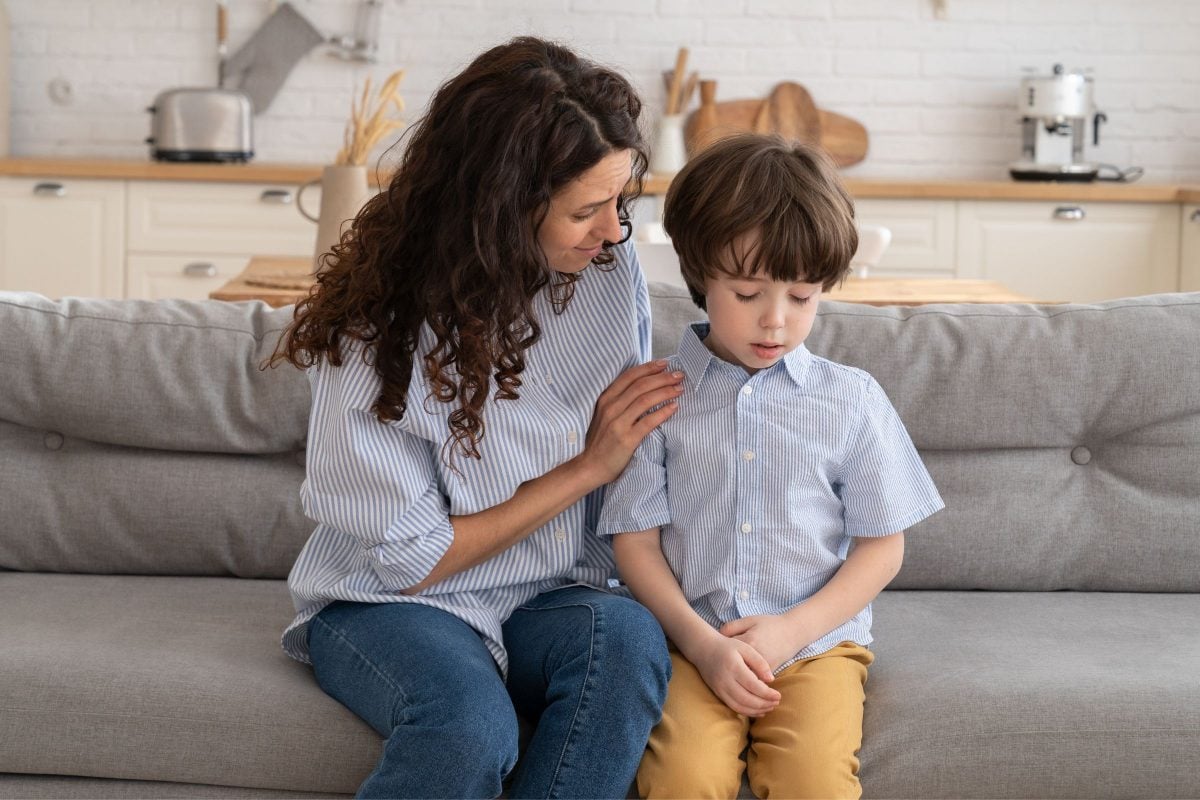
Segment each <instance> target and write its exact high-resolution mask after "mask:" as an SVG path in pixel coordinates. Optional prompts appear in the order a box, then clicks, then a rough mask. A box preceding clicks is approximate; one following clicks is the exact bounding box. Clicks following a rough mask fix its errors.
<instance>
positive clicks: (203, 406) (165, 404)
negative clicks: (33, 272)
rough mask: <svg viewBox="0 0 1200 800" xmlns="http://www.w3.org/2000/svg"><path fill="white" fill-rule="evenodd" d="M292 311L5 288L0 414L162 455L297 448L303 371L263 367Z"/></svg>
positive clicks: (303, 415) (305, 400)
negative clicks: (59, 296) (50, 296)
mask: <svg viewBox="0 0 1200 800" xmlns="http://www.w3.org/2000/svg"><path fill="white" fill-rule="evenodd" d="M291 317H292V309H291V307H288V308H284V309H270V308H268V307H267V306H266V305H264V304H262V303H221V302H217V301H215V300H214V301H204V302H189V301H185V300H160V301H156V302H151V301H146V300H94V299H80V298H73V297H68V298H64V299H63V300H58V301H53V300H47V299H46V298H44V297H41V296H39V295H35V294H29V293H21V292H0V331H3V332H4V335H3V336H0V365H3V369H4V378H5V388H4V391H3V392H0V419H3V420H8V421H9V422H16V423H18V424H21V425H25V426H27V427H30V428H38V429H43V430H47V431H55V432H57V433H60V434H62V435H64V436H70V437H75V438H82V439H88V440H90V441H93V442H103V443H107V444H119V445H127V446H130V447H147V448H155V449H159V450H182V451H186V452H203V453H282V452H290V451H294V450H297V449H300V448H301V447H302V446H303V442H304V439H305V436H306V433H307V416H308V406H309V396H308V389H307V383H306V381H305V379H304V376H303V375H302V374H301V373H299V372H298V371H297V370H295V369H293V368H277V369H271V370H261V369H259V367H260V365H261V364H262V363H263V362H264V361H265V360H266V359H267V358H268V357H269V356H270V355H271V353H272V352H273V351H274V349H275V344H276V342H277V341H278V340H279V335H280V333H281V332H282V331H283V329H284V327H286V326H287V324H288V322H290V321H291Z"/></svg>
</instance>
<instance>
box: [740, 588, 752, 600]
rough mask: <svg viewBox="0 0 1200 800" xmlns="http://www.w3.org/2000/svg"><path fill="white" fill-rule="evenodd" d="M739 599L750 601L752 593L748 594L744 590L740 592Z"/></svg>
mask: <svg viewBox="0 0 1200 800" xmlns="http://www.w3.org/2000/svg"><path fill="white" fill-rule="evenodd" d="M738 597H740V598H741V599H743V600H748V599H749V598H750V593H749V592H747V591H746V590H745V589H742V590H741V591H740V592H738Z"/></svg>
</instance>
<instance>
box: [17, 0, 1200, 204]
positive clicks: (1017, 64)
mask: <svg viewBox="0 0 1200 800" xmlns="http://www.w3.org/2000/svg"><path fill="white" fill-rule="evenodd" d="M5 1H6V4H7V7H8V11H9V16H10V17H11V24H12V33H11V36H12V41H11V44H12V65H11V76H12V77H11V80H12V87H11V89H12V132H11V133H12V144H11V149H12V153H13V155H18V156H95V157H105V158H109V157H111V158H141V157H144V156H145V155H146V152H147V149H146V146H145V144H144V143H143V140H144V139H145V137H146V136H147V135H148V133H149V115H148V114H147V113H146V112H145V107H146V106H148V105H149V104H150V103H151V101H152V100H153V99H154V96H155V95H156V94H157V93H158V92H159V91H161V90H163V89H166V88H170V87H176V86H211V85H214V83H215V81H216V72H217V59H216V45H215V43H216V10H215V9H216V4H215V2H214V0H95V1H94V2H84V0H5ZM294 5H295V7H296V8H297V9H298V10H299V11H300V12H301V13H302V14H303V15H304V16H305V17H307V18H308V19H309V20H310V21H311V22H312V23H313V24H314V25H316V27H317V28H318V29H320V30H321V31H322V32H323V33H325V34H326V35H329V36H338V35H345V34H350V33H351V32H352V31H353V29H354V24H355V17H356V10H357V8H358V5H359V3H358V2H356V0H296V2H294ZM273 7H274V4H272V3H271V2H269V1H268V0H230V3H229V14H230V31H229V47H230V52H231V53H232V52H235V51H236V50H237V49H238V47H239V46H240V45H241V44H242V43H243V42H245V41H246V39H247V38H248V37H249V36H250V35H251V33H253V31H254V30H255V29H256V28H257V27H258V26H259V25H260V24H261V23H262V21H263V20H264V19H266V17H267V16H268V14H269V13H270V10H271V8H273ZM523 33H534V34H538V35H543V36H549V37H553V38H556V39H559V40H561V41H564V42H566V43H568V44H570V45H572V46H573V47H575V48H577V49H578V50H580V51H582V52H584V53H586V54H587V55H589V56H591V57H593V58H595V59H597V60H600V61H603V62H606V63H609V64H614V65H617V66H619V67H620V68H621V69H623V70H624V71H625V73H626V74H627V75H628V76H629V77H630V78H631V79H632V80H633V81H634V83H635V84H636V85H637V86H638V87H639V89H640V90H641V91H642V93H643V96H644V98H645V99H646V101H647V105H648V108H649V110H650V112H651V114H650V116H651V118H653V117H655V116H657V115H658V112H659V109H660V108H661V107H662V105H663V102H664V99H663V98H664V94H665V92H664V89H663V85H662V78H661V74H662V71H663V70H666V69H670V68H671V67H672V66H673V63H674V59H675V52H676V48H677V47H678V46H680V45H686V46H688V47H689V48H690V49H691V66H692V67H693V68H695V69H698V70H699V71H700V73H701V77H709V78H716V79H717V80H718V81H719V84H718V100H729V99H735V98H743V97H760V96H765V95H766V94H767V92H768V91H769V90H770V88H771V87H772V86H773V85H774V84H775V83H776V82H778V81H781V80H795V81H799V82H801V83H803V84H804V85H805V86H806V87H807V88H808V89H809V91H810V92H811V93H812V95H813V97H814V99H815V100H816V102H817V104H818V105H819V106H820V107H822V108H825V109H828V110H831V111H836V112H838V113H840V114H845V115H848V116H851V117H853V118H855V119H857V120H859V121H860V122H862V123H863V124H864V125H865V126H866V128H867V130H868V131H869V133H870V136H871V148H870V154H869V156H868V158H867V160H866V161H865V162H864V163H862V164H860V165H858V166H856V167H853V168H851V169H850V170H849V171H848V172H849V174H852V175H854V176H856V177H860V178H866V177H879V178H921V179H928V178H967V179H1003V178H1006V176H1007V173H1006V168H1007V165H1008V164H1009V162H1011V161H1014V160H1016V159H1017V158H1018V156H1019V150H1020V143H1019V125H1018V117H1017V111H1016V93H1017V87H1018V84H1019V81H1020V78H1021V76H1022V69H1023V68H1026V67H1032V68H1035V69H1036V70H1037V71H1039V72H1048V71H1049V70H1050V67H1051V66H1052V65H1053V64H1054V63H1055V62H1061V63H1062V64H1064V65H1065V66H1066V67H1067V68H1068V69H1072V68H1083V67H1090V68H1091V70H1092V75H1093V76H1094V78H1095V98H1096V105H1097V106H1098V107H1099V108H1100V109H1101V110H1102V111H1104V112H1105V113H1106V114H1107V115H1108V123H1107V125H1105V126H1104V127H1103V128H1102V129H1101V144H1100V146H1099V147H1097V148H1090V149H1089V158H1090V159H1091V160H1095V161H1100V162H1104V163H1110V164H1113V165H1116V166H1119V167H1128V166H1131V165H1138V166H1142V167H1145V169H1146V178H1145V180H1151V181H1177V182H1197V181H1200V0H1054V2H1050V1H1049V0H607V1H605V0H382V11H381V14H380V19H379V45H380V47H379V60H378V62H377V63H374V64H362V63H355V62H347V61H344V60H340V59H338V58H337V57H336V56H335V55H333V54H332V53H331V52H330V49H329V48H327V47H324V46H322V47H318V48H317V49H316V50H314V51H313V52H312V53H310V54H309V55H308V56H306V57H304V58H303V59H302V60H301V61H300V63H299V64H298V65H297V66H296V68H295V70H294V71H293V72H292V73H291V75H290V76H289V77H288V79H287V81H286V83H285V84H284V86H283V88H282V90H281V91H280V92H279V94H278V96H277V97H276V98H275V100H274V102H273V103H272V105H271V106H270V107H269V108H268V109H267V110H266V112H265V113H263V114H261V115H259V116H257V117H256V118H255V131H254V140H255V147H256V151H257V155H256V160H257V161H287V162H312V163H322V162H327V161H331V160H332V158H333V156H334V154H335V153H336V152H337V149H338V147H339V146H340V144H341V141H342V131H343V126H344V123H345V120H346V118H347V116H348V114H349V105H350V96H351V92H352V89H353V87H354V86H355V85H356V83H361V81H362V80H363V78H365V77H366V76H372V77H373V78H375V80H376V81H378V80H380V79H382V78H383V77H385V76H386V75H387V74H389V73H390V72H391V71H392V70H394V69H396V68H399V67H402V68H404V69H405V70H406V71H407V73H406V76H405V78H404V82H403V84H402V85H401V92H402V94H403V96H404V99H405V102H406V104H407V106H408V112H407V114H406V118H407V119H408V120H410V121H411V120H413V119H416V118H417V117H418V116H419V115H420V113H421V111H422V110H423V108H424V106H425V104H426V103H427V101H428V99H429V97H430V95H431V93H432V92H433V91H434V90H435V89H436V88H437V86H438V85H439V84H440V83H441V82H442V81H443V80H445V79H446V78H447V77H448V76H450V75H451V74H452V73H453V72H454V71H456V70H457V69H458V68H460V67H461V66H463V65H464V64H465V63H466V62H467V61H469V60H470V59H471V58H472V57H473V56H474V55H475V54H477V53H478V52H480V51H481V50H483V49H485V48H486V47H488V46H490V45H492V44H495V43H498V42H501V41H503V40H505V39H507V38H509V37H511V36H514V35H518V34H523Z"/></svg>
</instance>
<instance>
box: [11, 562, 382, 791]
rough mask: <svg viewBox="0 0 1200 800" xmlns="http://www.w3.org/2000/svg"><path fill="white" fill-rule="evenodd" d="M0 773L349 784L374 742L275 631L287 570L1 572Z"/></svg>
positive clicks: (282, 615) (285, 613)
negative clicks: (214, 574) (251, 574)
mask: <svg viewBox="0 0 1200 800" xmlns="http://www.w3.org/2000/svg"><path fill="white" fill-rule="evenodd" d="M0 608H3V609H4V612H3V614H0V642H2V643H3V645H2V646H0V772H10V773H35V774H37V773H41V774H48V775H52V774H56V775H81V776H90V777H103V778H122V779H132V780H148V781H173V782H183V783H199V784H214V785H221V786H243V787H257V788H264V789H290V790H300V791H314V792H327V793H353V792H354V791H355V790H356V789H357V787H358V785H359V784H360V783H361V782H362V780H363V779H364V778H365V777H366V776H367V774H368V773H369V772H370V770H371V769H372V768H373V767H374V764H375V762H376V761H377V760H378V757H379V753H380V741H381V740H380V738H379V736H378V735H376V734H375V732H374V731H373V730H371V729H370V728H369V727H368V726H367V725H365V724H364V723H363V722H361V721H360V720H359V719H358V718H357V717H356V716H354V715H353V714H352V713H351V712H349V711H348V710H346V709H345V708H343V707H342V706H341V705H340V704H339V703H337V702H336V701H335V700H333V699H331V698H330V697H328V696H327V695H325V694H324V693H323V692H322V691H321V689H320V688H319V687H318V686H317V684H316V681H315V680H314V679H313V676H312V672H311V671H310V670H309V668H308V667H305V666H304V665H301V664H299V663H297V662H295V661H292V660H291V659H289V658H288V657H287V656H286V655H284V653H283V651H282V650H281V649H280V646H279V635H280V632H281V631H282V630H283V628H284V626H286V625H287V623H288V621H289V620H291V618H292V615H293V611H292V605H291V601H290V600H289V598H288V594H287V589H286V586H285V584H284V583H283V582H282V581H258V580H247V579H237V578H195V577H186V578H179V577H174V578H168V577H147V576H113V575H68V574H49V573H16V572H0Z"/></svg>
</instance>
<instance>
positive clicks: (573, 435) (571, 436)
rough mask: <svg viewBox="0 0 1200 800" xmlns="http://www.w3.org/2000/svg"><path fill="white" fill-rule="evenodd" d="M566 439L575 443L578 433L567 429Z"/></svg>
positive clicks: (577, 439)
mask: <svg viewBox="0 0 1200 800" xmlns="http://www.w3.org/2000/svg"><path fill="white" fill-rule="evenodd" d="M567 441H568V442H570V443H571V444H575V443H576V442H578V441H579V433H578V432H576V431H567Z"/></svg>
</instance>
